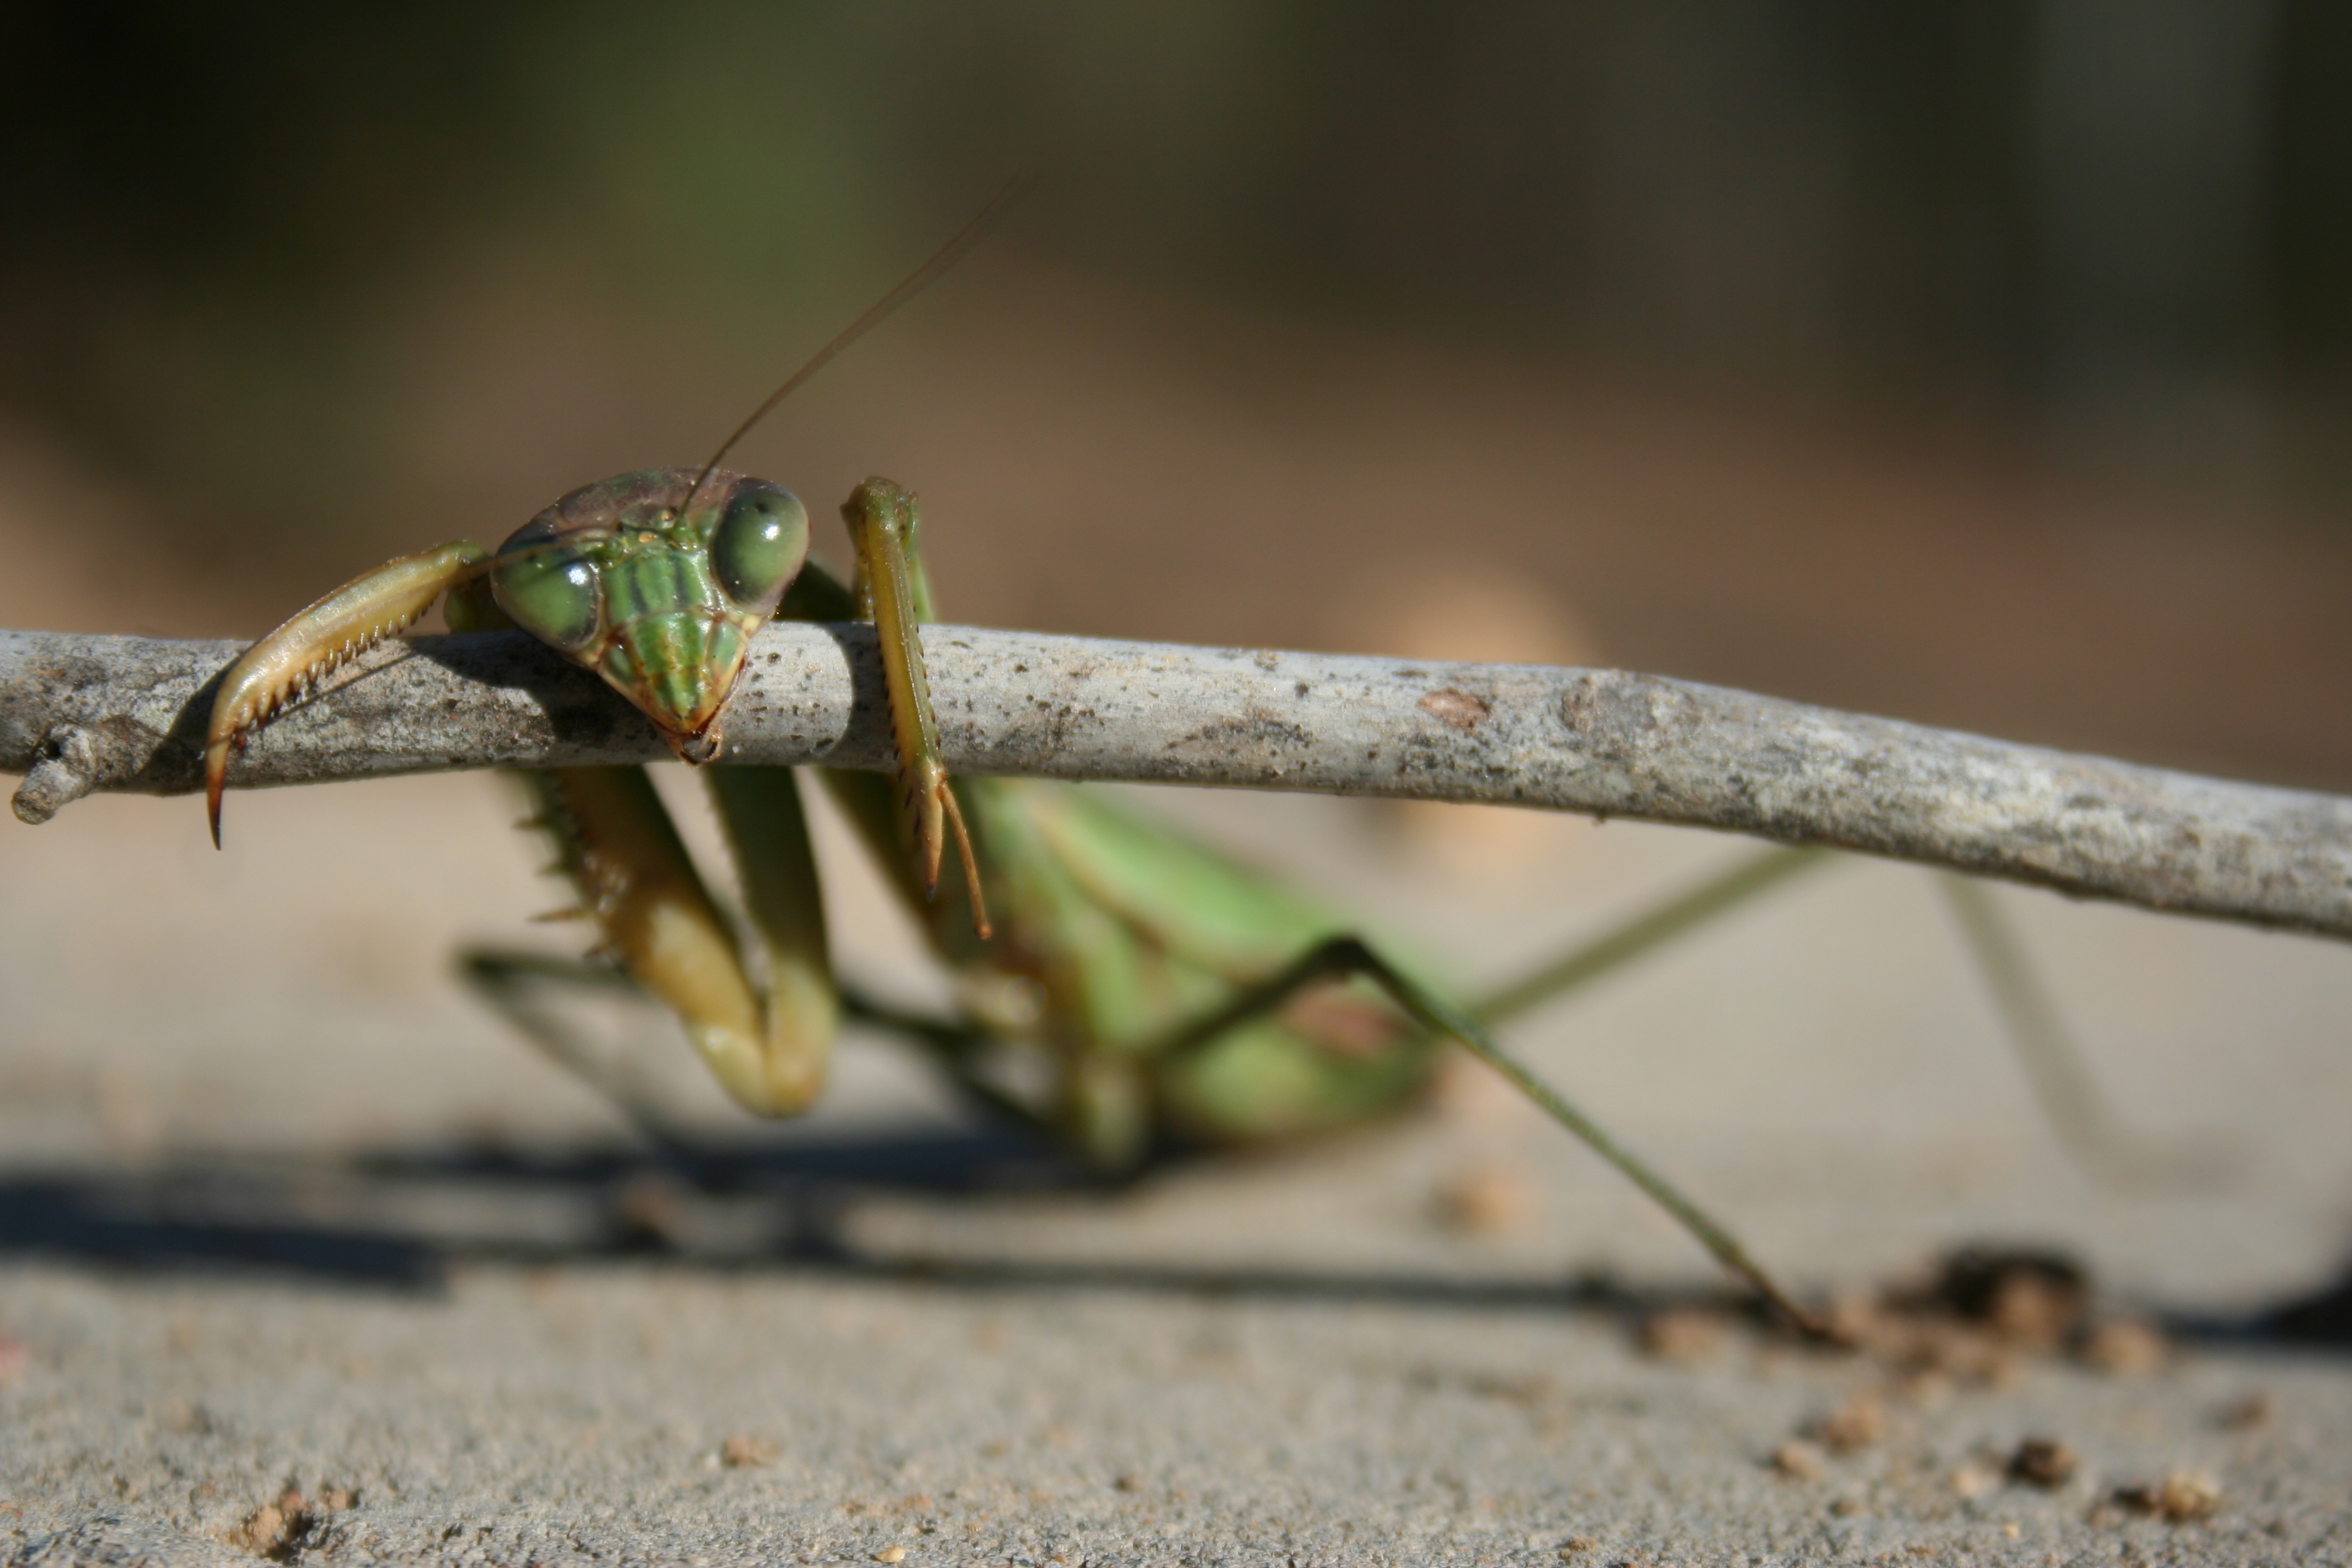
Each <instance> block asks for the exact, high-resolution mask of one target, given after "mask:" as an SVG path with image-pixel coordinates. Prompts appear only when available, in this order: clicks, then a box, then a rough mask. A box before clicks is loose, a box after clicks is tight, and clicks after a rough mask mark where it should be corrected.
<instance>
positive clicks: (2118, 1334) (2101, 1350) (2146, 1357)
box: [2083, 1318, 2172, 1377]
mask: <svg viewBox="0 0 2352 1568" xmlns="http://www.w3.org/2000/svg"><path fill="white" fill-rule="evenodd" d="M2171 1353H2172V1347H2171V1345H2170V1344H2169V1343H2168V1342H2166V1340H2165V1337H2164V1331H2163V1330H2161V1329H2159V1328H2158V1327H2157V1326H2156V1325H2155V1324H2154V1323H2150V1322H2147V1321H2144V1320H2142V1319H2138V1318H2116V1319H2112V1320H2110V1321H2107V1322H2104V1323H2101V1324H2100V1325H2099V1326H2098V1327H2097V1328H2095V1329H2093V1330H2092V1331H2091V1332H2090V1337H2089V1338H2087V1339H2085V1340H2084V1342H2083V1360H2084V1363H2086V1364H2087V1365H2090V1366H2093V1367H2095V1368H2097V1369H2098V1370H2099V1371H2101V1372H2104V1373H2106V1374H2107V1375H2108V1376H2110V1377H2145V1376H2147V1374H2148V1373H2152V1372H2154V1371H2156V1370H2157V1369H2158V1368H2159V1367H2161V1366H2162V1365H2163V1364H2164V1363H2165V1361H2166V1360H2167V1358H2168V1357H2169V1356H2170V1354H2171Z"/></svg>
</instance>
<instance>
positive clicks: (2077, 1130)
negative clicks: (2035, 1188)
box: [1469, 848, 2210, 1184]
mask: <svg viewBox="0 0 2352 1568" xmlns="http://www.w3.org/2000/svg"><path fill="white" fill-rule="evenodd" d="M1834 863H1835V857H1833V856H1832V854H1830V852H1828V851H1826V850H1821V849H1785V848H1783V849H1768V850H1765V851H1764V852H1763V853H1761V854H1759V855H1756V856H1753V857H1751V858H1748V859H1746V860H1743V861H1741V862H1740V863H1739V864H1738V866H1735V867H1733V868H1731V870H1729V871H1728V872H1727V873H1725V874H1723V875H1722V876H1719V877H1717V878H1716V879H1714V880H1712V881H1708V882H1706V883H1703V884H1701V885H1700V886H1698V887H1696V888H1694V889H1691V890H1690V891H1689V892H1686V893H1684V894H1681V895H1678V896H1677V897H1675V898H1673V899H1670V900H1666V901H1665V902H1664V903H1662V904H1660V905H1658V906H1657V907H1656V908H1654V909H1652V910H1648V911H1646V912H1644V913H1643V914H1641V915H1639V916H1636V917H1635V918H1634V919H1633V920H1632V921H1628V922H1626V923H1625V924H1624V925H1622V926H1620V927H1619V928H1617V929H1616V930H1615V931H1610V932H1608V933H1606V934H1605V935H1602V936H1601V937H1599V938H1596V939H1595V940H1593V941H1591V942H1587V943H1585V944H1584V945H1583V946H1581V947H1579V948H1577V949H1576V950H1575V951H1574V952H1570V953H1569V954H1568V955H1567V956H1566V957H1563V958H1560V959H1557V960H1555V961H1553V962H1552V963H1548V964H1546V965H1544V966H1543V967H1542V968H1540V969H1538V970H1537V971H1536V972H1535V973H1531V974H1529V975H1528V976H1527V977H1525V978H1524V979H1521V980H1519V981H1517V982H1515V983H1514V984H1510V985H1507V986H1506V987H1504V988H1503V989H1502V990H1500V991H1497V992H1495V993H1493V994H1491V995H1488V996H1486V997H1485V998H1483V999H1482V1000H1480V1001H1478V1002H1476V1003H1475V1004H1473V1005H1471V1007H1470V1008H1469V1014H1470V1016H1472V1017H1474V1018H1476V1019H1477V1020H1478V1021H1479V1022H1480V1023H1482V1024H1486V1025H1490V1026H1491V1025H1494V1024H1498V1023H1502V1022H1504V1021H1506V1020H1507V1019H1510V1018H1515V1017H1517V1016H1520V1015H1521V1014H1524V1013H1527V1012H1529V1011H1531V1010H1533V1009H1535V1008H1537V1007H1538V1006H1541V1005H1545V1004H1547V1003H1549V1002H1552V1001H1555V1000H1557V999H1559V997H1562V996H1564V995H1566V994H1569V993H1570V992H1572V991H1575V990H1577V989H1578V988H1580V987H1581V986H1583V985H1585V984H1590V983H1591V982H1592V981H1595V980H1598V979H1600V978H1601V977H1602V976H1603V975H1605V974H1608V973H1612V972H1613V971H1614V970H1616V969H1618V968H1620V967H1621V966H1622V965H1624V964H1627V963H1632V962H1633V960H1635V959H1638V958H1641V957H1643V955H1645V954H1647V953H1650V952H1654V951H1656V950H1657V949H1659V948H1661V947H1664V946H1665V945H1666V944H1667V943H1669V942H1673V941H1674V940H1675V938H1677V937H1680V936H1682V935H1684V934H1685V933H1687V932H1689V931H1694V930H1696V929H1697V928H1698V927H1700V926H1702V925H1705V924H1706V923H1707V922H1709V921H1714V920H1716V919H1718V918H1719V917H1721V916H1724V915H1727V914H1729V913H1731V912H1733V911H1734V910H1738V909H1740V908H1743V907H1744V906H1746V905H1747V904H1748V902H1750V901H1751V900H1754V899H1756V898H1758V897H1759V896H1761V895H1763V894H1765V893H1768V892H1770V891H1771V890H1773V889H1776V888H1779V887H1780V886H1781V885H1782V884H1784V883H1785V882H1787V881H1788V880H1789V879H1790V878H1792V877H1794V876H1796V875H1797V874H1798V873H1800V872H1802V871H1806V870H1810V869H1812V868H1818V867H1823V866H1828V865H1832V864H1834ZM1937 885H1938V886H1939V887H1940V888H1941V889H1943V893H1944V897H1945V898H1946V900H1948V902H1949V903H1950V905H1951V907H1952V912H1953V915H1954V917H1955V918H1956V919H1957V921H1958V924H1959V927H1960V931H1961V934H1962V936H1963V937H1964V938H1965V939H1966V941H1967V944H1968V949H1969V958H1970V959H1971V960H1972V961H1973V962H1974V963H1975V965H1976V968H1977V972H1978V973H1979V975H1980V976H1982V978H1983V980H1984V984H1985V988H1986V990H1987V991H1988V992H1989V993H1990V994H1991V997H1992V1000H1993V1005H1994V1008H1995V1011H1996V1012H1997V1013H1998V1014H1999V1015H2000V1023H2001V1027H2002V1030H2003V1032H2004V1033H2005V1034H2006V1035H2007V1036H2008V1037H2009V1042H2010V1048H2011V1051H2012V1052H2014V1053H2015V1055H2016V1058H2017V1060H2018V1064H2019V1066H2020V1067H2021V1068H2022V1069H2023V1070H2024V1073H2025V1079H2026V1082H2027V1084H2028V1086H2029V1087H2030V1088H2031V1089H2032V1092H2033V1097H2034V1100H2035V1103H2036V1104H2037V1105H2039V1106H2040V1108H2041V1110H2042V1119H2043V1120H2044V1121H2048V1122H2049V1124H2050V1128H2051V1131H2053V1132H2054V1133H2055V1134H2056V1135H2057V1137H2058V1141H2059V1142H2060V1144H2061V1145H2062V1146H2063V1148H2064V1149H2065V1151H2066V1152H2067V1154H2068V1155H2069V1157H2071V1158H2072V1159H2073V1160H2074V1163H2076V1165H2078V1166H2079V1167H2081V1168H2082V1169H2083V1170H2084V1172H2085V1173H2088V1174H2090V1175H2091V1176H2092V1177H2093V1178H2094V1179H2095V1180H2098V1181H2102V1182H2105V1183H2108V1184H2117V1183H2129V1182H2136V1181H2144V1180H2146V1179H2148V1178H2150V1177H2153V1176H2163V1175H2170V1176H2180V1175H2190V1174H2197V1175H2201V1174H2207V1173H2208V1172H2207V1171H2206V1169H2205V1167H2206V1166H2207V1165H2209V1164H2210V1162H2207V1161H2201V1160H2195V1159H2190V1158H2184V1157H2183V1156H2181V1155H2180V1154H2179V1153H2178V1152H2173V1151H2164V1150H2157V1149H2152V1148H2150V1147H2148V1146H2147V1145H2146V1144H2144V1143H2142V1142H2138V1141H2137V1140H2134V1139H2132V1138H2131V1137H2129V1136H2128V1135H2127V1134H2126V1133H2124V1132H2122V1131H2119V1130H2118V1129H2117V1127H2116V1118H2115V1117H2114V1115H2113V1113H2112V1112H2111V1111H2110V1110H2109V1109H2108V1107H2107V1104H2106V1102H2105V1098H2104V1097H2103V1096H2102V1095H2101V1094H2100V1092H2099V1089H2098V1085H2097V1083H2096V1082H2095V1080H2094V1079H2093V1078H2092V1076H2091V1072H2090V1068H2089V1066H2088V1065H2087V1064H2086V1063H2085V1062H2084V1058H2083V1053H2082V1051H2081V1049H2080V1048H2079V1047H2077V1046H2076V1044H2075V1042H2074V1037H2073V1035H2072V1033H2071V1032H2070V1031H2069V1030H2068V1029H2067V1027H2066V1024H2065V1020H2064V1018H2063V1016H2061V1015H2060V1014H2059V1011H2058V1007H2057V1005H2056V1003H2055V1001H2054V1000H2053V998H2052V996H2051V994H2050V988H2049V986H2048V985H2047V984H2045V983H2044V982H2043V980H2042V976H2041V974H2040V973H2038V972H2037V971H2036V969H2035V968H2034V965H2033V963H2032V960H2031V958H2030V957H2029V956H2028V954H2027V952H2026V948H2025V944H2024V942H2022V941H2021V940H2020V938H2019V936H2018V934H2017V931H2016V928H2015V927H2014V926H2013V925H2012V924H2011V921H2009V919H2008V917H2006V916H2005V915H2003V914H2002V913H2001V910H2000V906H1999V904H1998V903H1996V902H1995V901H1994V899H1993V896H1992V889H1990V888H1989V887H1988V886H1986V884H1985V883H1984V882H1983V881H1982V880H1981V879H1977V878H1974V877H1963V876H1958V875H1955V874H1952V873H1949V872H1947V873H1943V874H1941V875H1939V876H1938V877H1937Z"/></svg>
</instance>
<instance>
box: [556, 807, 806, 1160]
mask: <svg viewBox="0 0 2352 1568" xmlns="http://www.w3.org/2000/svg"><path fill="white" fill-rule="evenodd" d="M726 771H727V773H730V774H733V775H740V774H742V773H747V772H749V771H750V770H744V769H729V770H726ZM530 779H531V781H532V784H533V787H534V788H535V789H536V790H537V792H538V793H539V795H540V797H541V802H542V809H541V820H542V821H543V822H544V823H545V825H546V826H547V828H548V830H549V832H550V833H551V835H552V836H553V837H554V839H555V842H556V845H557V847H558V849H559V851H560V853H561V855H562V868H563V869H564V870H565V872H566V873H568V874H569V875H570V877H571V878H572V882H573V883H574V885H575V886H577V887H578V888H579V889H580V895H581V900H582V902H583V905H584V906H585V908H586V910H587V912H588V914H589V915H590V916H591V917H592V918H593V920H594V921H596V924H597V927H598V929H599V930H600V931H602V932H603V934H604V947H605V949H606V951H607V952H610V953H611V955H612V956H613V958H614V960H616V961H617V962H618V963H620V965H621V966H622V967H623V968H624V969H625V970H627V971H628V972H629V973H631V974H632V975H634V976H635V978H636V980H637V983H638V984H641V985H643V986H644V987H645V988H646V990H647V991H648V992H650V993H652V994H654V995H655V996H656V997H658V998H660V999H661V1001H662V1002H664V1003H665V1004H667V1005H668V1006H669V1008H670V1009H671V1010H672V1011H673V1012H675V1013H677V1016H678V1019H679V1021H680V1022H681V1023H683V1024H684V1025H685V1026H686V1032H687V1037H688V1039H689V1040H691V1041H692V1042H693V1044H694V1047H695V1049H696V1050H697V1051H698V1052H699V1053H700V1054H701V1057H702V1059H703V1061H704V1063H705V1064H706V1065H708V1066H709V1068H710V1070H711V1073H712V1075H713V1076H715V1077H716V1078H717V1079H719V1082H720V1083H721V1084H722V1085H724V1086H725V1087H726V1089H727V1092H728V1093H729V1094H730V1095H732V1096H733V1097H734V1098H735V1100H737V1102H738V1103H740V1105H742V1106H743V1108H744V1109H745V1110H751V1111H752V1112H754V1113H755V1114H758V1115H761V1116H791V1115H794V1114H796V1113H798V1112H800V1111H802V1110H806V1109H808V1107H809V1105H810V1104H811V1102H813V1101H814V1100H815V1099H816V1097H817V1094H818V1093H819V1091H820V1090H822V1089H824V1079H825V1068H826V1063H827V1061H828V1059H829V1058H830V1056H831V1052H832V1046H833V1032H834V1024H835V1017H836V1016H837V1011H838V1009H837V1007H836V1005H835V1003H834V1001H833V999H832V996H831V994H830V991H829V990H827V989H825V987H824V985H823V984H812V982H813V981H822V978H823V972H824V926H823V922H822V920H821V918H819V919H817V920H816V921H814V924H813V925H811V926H808V927H806V928H804V929H803V932H802V933H801V935H800V937H799V938H797V939H795V938H793V937H792V936H791V934H790V933H789V931H785V930H784V928H783V926H782V924H781V923H780V922H779V921H777V919H776V918H775V917H776V913H777V903H778V898H777V897H772V896H771V895H770V894H768V893H765V892H762V891H759V890H755V891H754V892H753V893H752V899H753V904H754V909H753V918H754V920H755V921H756V922H757V923H758V924H759V925H760V928H761V935H762V938H763V940H764V942H765V943H766V945H767V949H768V951H767V954H766V959H767V968H768V972H769V977H770V984H769V985H768V987H766V988H764V994H763V988H762V987H761V986H758V985H756V984H753V982H752V979H751V974H750V973H748V971H747V970H746V967H745V965H744V962H743V955H742V952H741V950H740V947H739V946H738V945H737V942H736V937H735V932H734V931H732V930H731V929H730V927H729V925H728V923H727V921H726V920H725V918H724V917H723V916H721V915H720V913H719V910H718V907H717V906H716V905H715V904H714V903H713V902H712V901H711V898H710V894H709V890H708V889H706V888H705V887H704V886H703V882H702V878H701V875H700V874H699V873H698V871H696V869H695V868H694V863H693V861H692V860H691V859H690V858H688V855H687V852H686V846H685V845H684V843H682V842H681V841H680V840H679V838H678V835H677V826H675V825H674V824H673V823H672V822H671V821H670V818H669V813H668V812H667V810H665V809H664V808H663V806H662V804H661V801H660V799H659V798H658V797H657V796H656V795H655V794H654V788H653V784H652V782H651V781H650V780H649V779H647V778H646V773H645V770H644V769H642V768H634V767H621V768H561V769H555V770H551V771H549V772H545V773H533V774H530ZM744 782H745V781H742V780H740V778H737V779H734V780H731V781H730V784H720V785H718V786H715V787H717V788H718V789H719V795H720V803H721V805H722V808H729V809H730V831H733V832H734V833H735V834H736V836H737V839H738V842H739V843H741V842H742V841H743V839H744V837H745V836H746V829H745V828H744V826H742V824H740V823H739V822H737V821H735V819H734V813H733V811H732V809H731V805H732V804H733V803H730V800H729V794H730V789H733V788H734V787H735V786H738V785H741V784H744ZM784 783H785V784H786V787H787V788H789V785H790V779H789V777H785V779H784ZM743 793H744V794H745V795H753V794H756V793H757V792H756V791H749V790H747V791H744V792H743ZM764 804H772V801H771V802H767V803H764ZM797 810H798V803H797V802H794V803H793V811H794V813H795V816H796V815H797ZM795 826H796V823H795ZM802 839H803V855H805V833H804V832H803V835H802ZM761 847H762V848H763V849H772V847H773V845H772V843H769V844H763V845H762V846H761ZM808 892H809V896H810V898H811V900H814V880H813V879H812V880H811V881H810V884H809V887H808ZM812 907H814V906H813V904H812ZM812 932H813V934H814V959H813V960H812V958H811V956H810V952H809V951H808V938H809V936H810V934H811V933H812Z"/></svg>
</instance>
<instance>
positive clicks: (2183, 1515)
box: [2116, 1470, 2221, 1524]
mask: <svg viewBox="0 0 2352 1568" xmlns="http://www.w3.org/2000/svg"><path fill="white" fill-rule="evenodd" d="M2116 1501H2117V1502H2119V1503H2121V1504H2123V1505H2124V1506H2125V1507H2126V1508H2127V1509H2130V1510H2133V1511H2134V1512H2135V1513H2152V1514H2157V1515H2158V1516H2160V1517H2161V1518H2162V1519H2163V1520H2164V1521H2165V1522H2166V1523H2168V1524H2189V1523H2191V1522H2193V1521H2197V1520H2200V1519H2210V1518H2212V1517H2213V1515H2214V1514H2215V1513H2216V1512H2218V1511H2219V1510H2220V1509H2221V1485H2220V1483H2219V1482H2217V1481H2215V1480H2214V1479H2213V1478H2212V1477H2210V1476H2200V1475H2194V1474H2191V1473H2190V1472H2189V1471H2187V1470H2175V1471H2173V1472H2172V1473H2171V1474H2170V1475H2168V1476H2167V1477H2165V1478H2164V1479H2163V1480H2162V1481H2160V1482H2158V1484H2157V1485H2155V1486H2152V1487H2121V1488H2118V1489H2116Z"/></svg>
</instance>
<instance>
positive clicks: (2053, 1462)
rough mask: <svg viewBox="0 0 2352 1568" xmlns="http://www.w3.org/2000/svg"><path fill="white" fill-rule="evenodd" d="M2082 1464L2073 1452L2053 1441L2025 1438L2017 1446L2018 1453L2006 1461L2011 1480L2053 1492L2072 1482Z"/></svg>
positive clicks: (2042, 1438)
mask: <svg viewBox="0 0 2352 1568" xmlns="http://www.w3.org/2000/svg"><path fill="white" fill-rule="evenodd" d="M2080 1465H2081V1461H2080V1460H2078V1459H2076V1458H2074V1449H2072V1448H2069V1447H2066V1445H2065V1444H2063V1443H2061V1442H2060V1441H2058V1439H2057V1438H2055V1437H2028V1438H2026V1439H2025V1440H2024V1441H2023V1442H2021V1443H2020V1444H2018V1446H2017V1452H2015V1453H2013V1454H2011V1456H2010V1457H2009V1473H2010V1477H2011V1479H2013V1480H2021V1481H2028V1482H2031V1483H2032V1485H2034V1486H2037V1487H2042V1488H2044V1489H2055V1488H2058V1487H2063V1486H2064V1485H2065V1484H2066V1483H2067V1482H2068V1481H2071V1480H2073V1479H2074V1471H2075V1470H2076V1469H2077V1468H2079V1467H2080Z"/></svg>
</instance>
